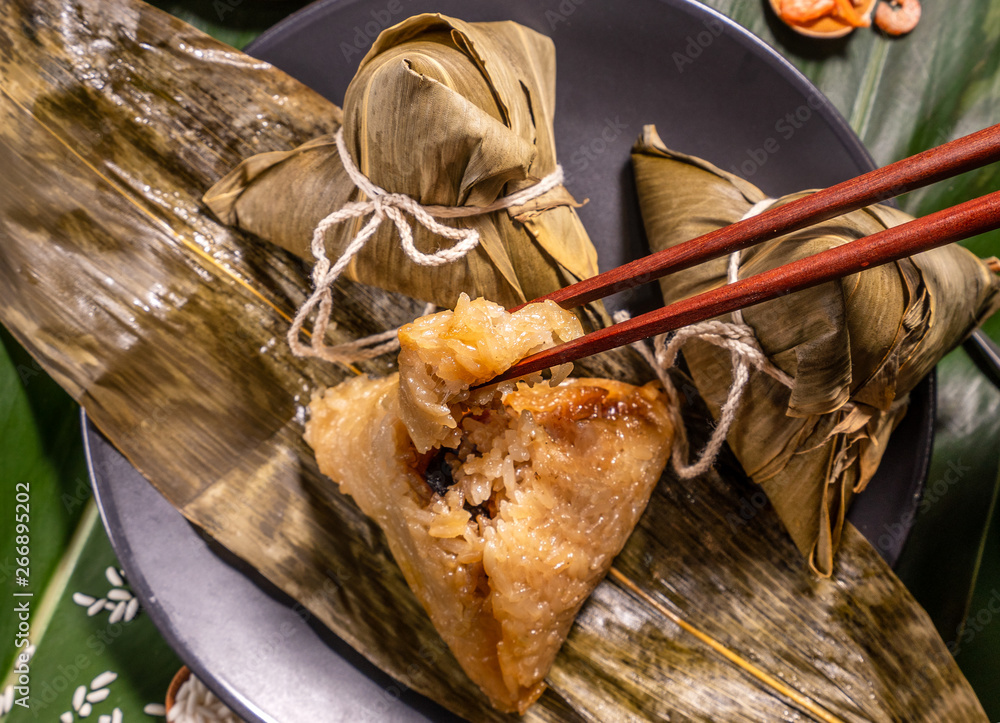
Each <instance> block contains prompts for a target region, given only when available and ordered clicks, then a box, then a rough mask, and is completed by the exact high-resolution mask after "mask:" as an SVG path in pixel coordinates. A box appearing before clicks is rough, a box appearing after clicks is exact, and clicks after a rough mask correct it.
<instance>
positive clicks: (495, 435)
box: [306, 295, 672, 713]
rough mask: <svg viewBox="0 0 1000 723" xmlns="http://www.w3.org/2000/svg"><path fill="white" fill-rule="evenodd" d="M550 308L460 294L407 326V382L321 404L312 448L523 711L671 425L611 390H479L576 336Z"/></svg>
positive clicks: (650, 477)
mask: <svg viewBox="0 0 1000 723" xmlns="http://www.w3.org/2000/svg"><path fill="white" fill-rule="evenodd" d="M580 331H581V330H580V326H579V322H578V321H577V320H576V318H575V317H574V316H573V315H572V314H570V313H569V312H567V311H564V310H562V309H560V308H559V307H557V306H556V305H555V304H552V303H551V302H546V303H545V304H544V305H542V304H532V305H529V306H527V307H525V308H524V309H522V310H520V311H518V312H516V313H514V314H510V313H508V312H506V311H504V310H503V309H502V308H501V307H499V306H497V305H496V304H492V303H490V302H487V301H485V300H482V299H479V300H476V301H471V302H470V301H469V299H468V297H465V296H464V295H463V297H462V298H461V300H460V301H459V303H458V306H457V307H456V309H455V311H454V312H451V311H444V312H441V313H439V314H436V315H434V316H430V317H424V318H422V319H418V320H417V321H416V322H414V323H413V324H410V325H407V326H405V327H403V329H401V330H400V339H401V343H402V353H401V354H400V372H399V374H396V375H392V376H389V377H384V378H366V377H359V378H357V379H352V380H350V381H348V382H345V383H343V384H341V385H339V386H337V387H334V388H333V389H330V390H328V391H326V392H325V393H324V394H323V395H321V396H317V397H316V398H315V399H314V400H313V402H312V405H311V412H312V417H311V420H310V421H309V423H308V425H307V432H306V435H307V436H306V439H307V441H308V442H309V444H310V445H311V446H312V447H313V448H314V449H315V450H316V457H317V460H318V462H319V466H320V469H321V470H322V471H323V472H324V473H325V474H327V475H329V476H330V477H332V478H333V479H334V480H336V481H337V482H338V483H339V484H340V489H341V491H342V492H344V493H346V494H349V495H351V497H353V498H354V500H355V501H356V502H357V503H358V506H359V507H361V509H362V510H363V511H364V512H365V513H366V514H367V515H368V516H370V517H371V518H372V519H374V520H375V521H376V522H377V523H378V525H379V527H381V529H382V531H383V532H384V533H385V535H386V538H387V539H388V542H389V546H390V548H391V549H392V553H393V556H394V557H395V559H396V562H397V563H398V564H399V566H400V568H401V569H402V571H403V574H404V575H405V576H406V580H407V582H408V583H409V585H410V587H411V588H412V589H413V591H414V593H415V594H416V596H417V598H418V599H419V600H420V602H421V603H422V604H423V606H424V608H425V609H426V610H427V613H428V614H429V615H430V617H431V620H432V621H433V622H434V625H435V627H436V628H437V629H438V631H439V632H440V633H441V635H442V637H443V638H444V639H445V641H446V642H447V643H448V645H449V647H450V648H451V650H452V652H453V653H454V654H455V656H456V658H457V659H458V661H459V662H460V663H461V665H462V667H463V668H464V669H465V671H466V672H467V673H468V674H469V677H470V678H472V679H473V680H474V681H475V682H476V683H477V684H478V685H479V686H480V687H481V688H482V689H483V691H484V692H485V693H486V694H487V695H488V696H489V698H490V700H491V701H492V702H493V704H494V705H495V706H497V707H499V708H501V709H503V710H518V711H520V712H522V713H523V712H524V711H525V709H526V708H527V706H528V705H530V704H531V703H532V702H533V701H534V700H535V699H537V698H538V696H539V695H541V693H542V691H543V690H544V688H545V685H544V678H545V676H546V674H547V673H548V671H549V668H550V667H551V666H552V663H553V661H554V660H555V656H556V653H557V652H558V651H559V648H560V647H561V646H562V643H563V641H564V640H565V638H566V635H567V634H568V633H569V629H570V626H571V625H572V623H573V620H574V618H575V617H576V613H577V611H578V610H579V609H580V606H581V605H582V604H583V602H584V601H585V600H586V599H587V596H588V595H590V593H591V592H592V591H593V589H594V588H595V587H596V586H597V584H598V583H599V582H600V581H601V579H602V578H603V577H604V575H605V574H606V573H607V571H608V569H609V568H610V566H611V562H612V560H613V558H614V556H615V555H617V554H618V552H619V551H620V550H621V548H622V546H623V545H624V544H625V541H626V540H627V538H628V536H629V535H630V534H631V532H632V529H633V528H634V527H635V525H636V523H637V522H638V520H639V516H640V515H641V514H642V512H643V510H644V509H645V507H646V502H647V501H648V499H649V495H650V493H651V492H652V490H653V487H654V486H655V485H656V482H657V480H659V477H660V473H661V472H662V470H663V467H664V465H665V464H666V459H667V456H668V455H669V450H670V443H671V439H672V426H671V424H670V421H669V415H668V414H667V409H666V400H665V398H664V397H663V394H662V392H660V391H659V390H658V389H656V388H655V386H653V385H647V386H643V387H636V386H633V385H631V384H626V383H624V382H618V381H614V380H608V379H569V380H565V381H563V382H562V383H560V384H558V385H556V386H549V385H548V384H545V383H540V384H538V385H536V386H534V387H527V386H526V385H524V384H523V383H521V384H520V385H519V386H518V387H516V388H515V387H514V384H513V383H507V384H506V385H505V388H506V392H505V393H504V392H503V390H497V388H495V387H487V388H485V389H484V390H479V391H478V392H473V393H472V394H471V395H470V392H469V387H470V386H472V385H475V384H479V383H482V382H485V381H488V380H489V379H491V378H492V377H493V376H495V375H496V374H497V373H498V372H500V371H503V370H504V369H506V368H507V367H509V366H510V365H511V364H513V363H514V362H515V361H517V360H518V359H520V358H521V357H522V356H524V355H525V354H528V353H531V352H532V351H536V350H538V349H540V348H544V347H547V346H551V345H552V344H553V343H555V342H556V341H558V340H560V339H564V338H567V337H570V338H572V337H575V336H578V335H579V334H580Z"/></svg>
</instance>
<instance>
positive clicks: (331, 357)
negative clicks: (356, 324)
mask: <svg viewBox="0 0 1000 723" xmlns="http://www.w3.org/2000/svg"><path fill="white" fill-rule="evenodd" d="M334 140H335V141H336V144H337V152H338V153H339V154H340V160H341V163H343V166H344V170H345V171H346V172H347V175H348V177H349V178H350V179H351V181H352V182H353V183H354V185H355V186H357V188H358V189H359V190H361V192H362V193H364V194H365V195H366V196H368V199H367V200H364V201H353V202H351V203H347V204H345V205H344V206H343V207H341V208H339V209H338V210H336V211H334V212H333V213H331V214H329V215H328V216H326V217H325V218H324V219H322V220H321V221H320V222H319V223H318V224H316V228H315V230H314V231H313V235H312V242H311V244H310V247H311V249H312V253H313V256H314V257H315V258H316V265H315V266H314V267H313V274H312V279H313V287H314V291H313V293H312V295H311V296H310V297H309V298H308V299H307V300H306V302H305V303H304V304H303V305H302V306H301V307H300V308H299V310H298V312H296V314H295V319H294V320H293V321H292V326H291V328H290V329H289V330H288V346H289V347H290V348H291V350H292V353H294V354H295V355H296V356H300V357H305V356H312V357H318V358H320V359H326V360H327V361H332V362H342V363H350V362H352V361H357V360H360V359H371V358H373V357H376V356H379V355H380V354H384V353H386V352H389V351H392V350H393V349H395V348H396V347H397V346H398V342H396V341H395V337H396V331H397V330H395V329H392V330H390V331H387V332H383V333H381V334H375V335H373V336H369V337H366V338H364V339H358V340H356V341H351V342H346V343H344V344H338V345H336V346H327V345H326V344H325V343H324V342H323V339H324V337H325V336H326V332H327V329H328V328H329V325H330V315H331V313H332V311H333V292H332V291H331V288H332V287H333V284H334V283H335V282H336V281H337V279H338V278H339V277H340V275H341V273H343V271H344V269H346V268H347V265H348V264H349V263H350V262H351V259H353V258H354V257H355V256H357V254H358V252H360V251H361V249H362V248H364V246H365V244H366V243H368V240H369V239H370V238H371V237H372V236H374V235H375V232H376V231H378V229H379V226H381V225H382V222H383V221H385V220H386V219H389V220H390V221H391V222H392V223H393V225H394V226H395V227H396V232H397V234H398V235H399V240H400V243H401V245H402V247H403V252H404V253H405V254H406V256H407V258H409V259H410V260H411V261H412V262H413V263H415V264H418V265H420V266H442V265H444V264H449V263H452V262H454V261H457V260H458V259H461V258H463V257H464V256H465V255H466V254H468V253H469V252H470V251H472V249H474V248H475V247H476V246H478V245H479V232H478V231H477V230H476V229H473V228H457V227H454V226H448V225H446V224H443V223H441V222H440V221H438V219H439V218H470V217H472V216H483V215H486V214H489V213H493V212H495V211H501V210H505V209H508V208H514V207H516V206H523V205H524V204H526V203H528V202H529V201H532V200H534V199H536V198H538V197H539V196H541V195H543V194H545V193H548V192H549V191H551V190H552V189H554V188H556V187H557V186H558V185H560V184H561V183H562V182H563V170H562V167H561V166H556V169H555V171H553V172H552V173H550V174H549V175H547V176H546V177H545V178H543V179H542V180H541V181H539V182H538V183H536V184H534V185H532V186H529V187H527V188H525V189H523V190H521V191H518V192H516V193H512V194H510V195H509V196H504V197H503V198H500V199H497V200H496V201H495V202H494V203H491V204H490V205H488V206H425V205H423V204H421V203H420V202H418V201H417V200H416V199H414V198H411V197H410V196H407V195H406V194H404V193H390V192H389V191H386V190H385V189H384V188H380V187H379V186H377V185H375V184H374V183H373V182H372V181H371V179H370V178H368V177H367V176H365V174H363V173H362V172H361V170H360V169H359V168H358V167H357V165H356V164H355V163H354V159H353V158H351V154H350V153H349V152H348V150H347V145H346V144H345V143H344V129H343V126H341V127H340V128H339V129H338V130H337V133H336V135H335V136H334ZM367 216H371V218H369V219H368V222H367V223H365V225H364V226H363V227H362V228H361V230H360V231H358V233H357V235H356V236H355V237H354V238H353V239H352V240H351V242H350V243H349V244H347V247H346V248H345V249H344V253H342V254H341V255H340V258H338V259H337V261H336V263H331V261H330V259H329V258H328V257H327V255H326V244H325V239H326V234H327V231H329V229H330V228H331V227H333V226H335V225H337V224H339V223H342V222H344V221H347V220H350V219H353V218H365V217H367ZM407 216H410V217H412V218H413V219H414V220H415V221H416V222H417V223H419V224H420V225H422V226H423V227H424V228H426V229H427V230H428V231H430V232H431V233H434V234H436V235H437V236H440V237H442V238H446V239H449V240H451V241H454V242H455V244H454V245H453V246H450V247H448V248H443V249H440V250H438V251H435V252H433V253H429V254H426V253H424V252H422V251H421V250H420V249H418V248H417V247H416V245H415V244H414V242H413V227H412V226H411V225H410V222H409V221H408V220H407V218H406V217H407ZM317 307H318V315H317V318H316V322H315V325H314V326H313V332H312V340H311V342H310V344H308V345H306V344H303V343H302V342H301V341H300V340H299V335H300V334H301V332H302V326H303V324H304V323H305V320H306V319H307V318H308V317H309V315H310V314H311V313H312V312H313V311H314V310H316V309H317ZM433 308H434V307H433V305H429V306H428V308H427V310H425V313H426V314H429V313H430V312H431V311H433ZM373 344H374V346H372V345H373Z"/></svg>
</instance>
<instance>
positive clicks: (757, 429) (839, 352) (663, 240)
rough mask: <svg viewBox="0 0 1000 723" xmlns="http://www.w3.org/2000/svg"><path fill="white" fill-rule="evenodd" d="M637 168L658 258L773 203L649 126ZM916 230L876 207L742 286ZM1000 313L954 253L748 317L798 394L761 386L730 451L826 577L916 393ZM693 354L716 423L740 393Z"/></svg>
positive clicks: (766, 248)
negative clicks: (805, 261)
mask: <svg viewBox="0 0 1000 723" xmlns="http://www.w3.org/2000/svg"><path fill="white" fill-rule="evenodd" d="M632 160H633V164H634V168H635V174H636V182H637V186H638V191H639V199H640V204H641V207H642V215H643V222H644V224H645V226H646V231H647V235H648V237H649V239H650V245H651V247H652V248H653V250H654V251H655V250H659V249H663V248H668V247H670V246H674V245H676V244H678V243H681V242H683V241H686V240H688V239H690V238H695V237H697V236H699V235H701V234H703V233H707V232H709V231H712V230H714V229H717V228H720V227H722V226H724V225H727V224H730V223H733V222H735V221H738V220H740V218H742V217H743V215H744V214H745V213H747V211H749V210H750V207H751V206H752V205H753V204H755V203H757V202H758V201H761V200H763V199H764V198H765V195H764V193H763V192H762V191H760V190H759V189H758V188H756V187H755V186H753V184H751V183H749V182H747V181H745V180H743V179H741V178H738V177H736V176H734V175H732V174H730V173H727V172H725V171H722V170H720V169H718V168H716V167H715V166H713V165H711V164H710V163H707V162H706V161H703V160H701V159H698V158H694V157H692V156H686V155H684V154H681V153H677V152H675V151H672V150H669V149H668V148H667V147H666V146H665V145H664V144H663V141H662V140H661V139H660V138H659V136H658V135H657V134H656V130H655V128H653V127H652V126H647V127H646V129H645V131H644V133H643V136H642V137H641V138H640V139H639V141H638V142H637V143H636V146H635V148H634V150H633V155H632ZM802 195H804V194H802V193H800V194H791V195H789V196H785V197H783V198H780V199H778V200H777V201H776V204H778V205H780V204H783V203H787V202H789V201H791V200H794V199H795V198H799V197H801V196H802ZM910 219H911V217H910V216H908V215H907V214H905V213H903V212H901V211H898V210H896V209H894V208H891V207H888V206H881V205H879V206H872V207H869V208H865V209H861V210H859V211H855V212H853V213H850V214H847V215H845V216H841V217H838V218H835V219H831V220H830V221H827V222H825V223H821V224H818V225H815V226H811V227H809V228H807V229H804V230H802V231H798V232H794V233H792V234H788V235H786V236H782V237H780V238H777V239H774V240H772V241H769V242H766V243H763V244H760V245H758V246H755V247H753V248H750V249H746V250H744V251H743V252H742V256H741V264H740V278H745V277H747V276H751V275H753V274H755V273H759V272H761V271H766V270H768V269H772V268H775V267H777V266H780V265H782V264H785V263H789V262H791V261H795V260H797V259H800V258H804V257H806V256H811V255H813V254H815V253H818V252H820V251H824V250H826V249H829V248H832V247H835V246H839V245H841V244H844V243H848V242H849V241H852V240H854V239H857V238H861V237H863V236H867V235H870V234H873V233H877V232H878V231H881V230H884V229H886V228H889V227H891V226H896V225H898V224H901V223H904V222H906V221H908V220H910ZM728 262H729V261H728V258H721V259H716V260H714V261H710V262H708V263H705V264H702V265H700V266H698V267H695V268H693V269H689V270H687V271H685V272H684V273H682V274H676V275H673V276H668V277H665V278H664V279H662V280H661V282H660V287H661V290H662V292H663V296H664V300H665V301H666V302H667V303H670V302H672V301H676V300H678V299H682V298H685V297H687V296H690V295H692V294H696V293H699V292H702V291H706V290H708V289H712V288H716V287H718V286H721V285H723V284H725V283H726V267H727V264H728ZM998 306H1000V279H998V277H997V276H996V275H995V274H993V273H991V272H990V270H989V269H988V268H987V266H986V265H985V264H984V263H983V262H981V261H980V260H979V259H978V258H976V257H975V256H974V255H973V254H971V253H969V252H968V251H966V250H965V249H963V248H961V247H959V246H955V245H950V246H945V247H942V248H939V249H935V250H933V251H929V252H926V253H923V254H919V255H917V256H914V257H912V258H908V259H903V260H901V261H898V262H896V263H893V264H888V265H886V266H881V267H878V268H874V269H870V270H866V271H864V272H862V273H859V274H853V275H851V276H848V277H846V278H844V279H841V280H840V281H837V282H832V283H827V284H823V285H821V286H817V287H814V288H812V289H807V290H805V291H801V292H798V293H795V294H791V295H787V296H784V297H782V298H779V299H776V300H773V301H770V302H766V303H763V304H758V305H756V306H753V307H750V308H747V309H745V310H744V311H743V318H744V320H745V321H746V323H747V324H748V325H749V326H750V327H751V328H752V329H753V330H754V333H755V335H756V336H757V338H758V340H759V341H760V344H761V347H762V348H763V350H764V351H765V353H766V354H768V356H769V358H770V359H771V360H772V361H773V362H774V364H776V365H777V366H778V367H779V368H780V369H782V370H783V371H785V372H786V373H787V374H790V375H791V376H792V377H793V384H792V387H791V388H790V389H789V388H787V387H785V386H784V385H782V384H781V383H780V382H778V381H776V380H775V379H774V378H772V377H770V376H768V375H766V374H762V373H757V374H754V375H752V377H751V381H750V384H749V386H748V388H747V392H746V395H745V397H744V399H743V402H742V404H741V407H740V410H739V412H738V415H737V418H736V421H735V423H734V424H733V427H732V428H731V430H730V432H729V435H728V442H729V445H730V446H731V447H732V449H733V451H734V452H735V453H736V456H737V458H739V460H740V462H741V464H742V465H743V468H744V469H745V470H746V472H747V474H749V475H750V476H751V477H752V478H753V479H754V480H755V481H756V482H758V483H759V484H760V485H762V486H763V488H764V490H765V491H766V492H767V494H768V497H769V498H770V500H771V502H772V504H774V506H775V508H776V509H777V511H778V514H779V516H780V517H781V519H782V521H783V522H784V524H785V526H786V527H787V528H788V531H789V533H790V534H791V535H792V538H793V539H794V540H795V543H796V544H797V545H798V547H799V549H800V550H801V551H802V553H803V554H804V555H807V556H808V557H809V559H810V563H811V564H812V566H813V567H814V568H815V569H816V570H817V571H818V572H820V573H821V574H824V575H829V574H831V572H832V571H833V569H834V562H833V557H834V553H835V552H836V549H837V546H838V544H839V541H840V537H841V533H842V530H843V526H844V516H845V514H846V511H847V508H848V505H849V504H850V502H851V498H852V497H853V495H854V494H855V493H857V492H860V491H861V490H863V489H864V488H865V486H866V485H867V484H868V481H869V480H870V479H871V478H872V475H873V474H874V473H875V470H876V469H877V467H878V464H879V462H880V460H881V458H882V454H883V451H884V449H885V445H886V442H887V440H888V437H889V434H890V433H891V432H892V430H893V428H894V427H895V425H896V424H897V423H898V421H899V420H900V419H901V418H902V415H903V414H904V413H905V412H906V405H907V401H908V397H907V395H908V393H909V392H910V391H911V390H912V389H913V388H914V387H915V386H916V385H917V383H918V382H919V381H920V380H921V379H922V378H923V377H924V376H926V375H927V374H928V373H929V372H930V371H931V369H932V368H933V367H934V365H935V364H936V363H937V362H938V360H939V359H940V358H941V357H942V356H944V355H945V354H946V353H947V352H948V351H950V350H951V349H952V348H953V347H954V346H955V345H957V344H958V343H959V342H961V340H962V339H963V338H965V337H966V336H967V335H968V334H969V333H970V332H971V331H972V330H973V329H975V328H976V326H978V325H979V324H980V323H981V322H982V321H983V319H985V318H986V317H987V316H989V315H990V314H991V313H993V311H994V310H996V308H997V307H998ZM729 318H730V316H729V315H727V317H726V319H727V320H728V319H729ZM684 357H685V359H686V361H687V363H688V366H689V368H690V370H691V375H692V377H693V379H694V382H695V384H696V386H697V387H698V390H699V392H700V393H701V395H702V396H703V397H704V398H705V400H706V401H707V402H708V404H709V406H710V407H711V409H712V412H713V414H714V415H715V416H718V414H719V409H720V407H721V406H722V404H723V403H724V402H725V399H726V396H727V394H728V390H729V387H730V386H731V384H732V367H731V363H730V355H729V352H728V351H724V350H721V349H719V348H718V347H714V346H711V345H709V344H706V343H704V342H702V341H699V340H692V341H691V342H690V343H688V344H686V345H685V347H684Z"/></svg>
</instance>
